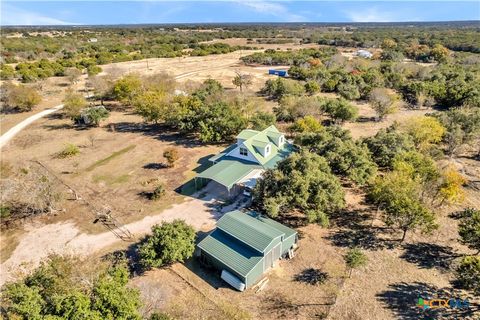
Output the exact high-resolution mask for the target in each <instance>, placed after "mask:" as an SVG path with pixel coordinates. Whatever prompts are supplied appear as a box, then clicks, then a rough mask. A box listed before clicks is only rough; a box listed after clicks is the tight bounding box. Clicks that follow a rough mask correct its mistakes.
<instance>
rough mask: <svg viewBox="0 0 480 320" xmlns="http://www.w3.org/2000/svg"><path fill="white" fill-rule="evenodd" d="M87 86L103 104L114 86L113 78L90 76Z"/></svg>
mask: <svg viewBox="0 0 480 320" xmlns="http://www.w3.org/2000/svg"><path fill="white" fill-rule="evenodd" d="M87 86H88V87H89V88H91V89H92V91H93V94H94V96H95V97H96V98H97V99H100V103H101V105H102V106H103V102H104V100H105V98H106V97H107V95H108V94H109V93H110V92H111V90H112V88H113V79H112V77H110V76H95V77H89V78H88V81H87Z"/></svg>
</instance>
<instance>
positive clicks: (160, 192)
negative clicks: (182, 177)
mask: <svg viewBox="0 0 480 320" xmlns="http://www.w3.org/2000/svg"><path fill="white" fill-rule="evenodd" d="M165 193H166V191H165V186H164V185H163V184H159V185H158V186H157V187H156V188H155V189H154V190H153V192H152V194H151V195H150V199H151V200H159V199H161V198H162V197H163V196H164V195H165Z"/></svg>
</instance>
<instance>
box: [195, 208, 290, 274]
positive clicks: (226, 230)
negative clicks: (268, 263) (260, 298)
mask: <svg viewBox="0 0 480 320" xmlns="http://www.w3.org/2000/svg"><path fill="white" fill-rule="evenodd" d="M296 233H297V232H296V231H295V230H293V229H290V228H288V227H286V226H284V225H282V224H280V223H278V222H276V221H273V220H272V219H269V218H267V217H264V216H261V215H259V214H258V213H256V212H249V213H245V212H242V211H238V210H237V211H231V212H228V213H226V214H225V215H224V216H223V217H222V218H220V219H219V220H218V222H217V228H216V229H215V230H214V231H213V232H212V233H211V234H209V235H208V236H207V237H205V238H204V239H203V240H202V241H201V242H200V243H199V244H198V247H199V248H200V249H201V250H203V251H204V252H206V253H208V254H209V255H210V256H212V257H213V258H215V259H217V260H218V261H220V262H222V263H223V264H224V265H226V266H227V267H229V268H230V269H232V270H234V271H235V272H237V273H238V274H240V275H241V276H244V277H246V276H247V275H248V274H249V272H250V271H251V270H252V269H253V268H254V267H255V266H256V265H257V264H258V263H259V262H260V261H262V259H263V254H264V253H263V252H264V250H265V249H267V247H268V246H269V245H270V244H271V243H272V242H273V241H274V240H275V239H276V238H278V237H283V238H288V237H290V236H292V235H294V234H296Z"/></svg>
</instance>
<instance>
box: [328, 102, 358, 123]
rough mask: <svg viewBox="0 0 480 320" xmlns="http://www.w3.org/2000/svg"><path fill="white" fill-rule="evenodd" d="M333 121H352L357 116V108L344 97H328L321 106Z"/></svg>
mask: <svg viewBox="0 0 480 320" xmlns="http://www.w3.org/2000/svg"><path fill="white" fill-rule="evenodd" d="M323 109H324V110H325V113H327V114H328V115H329V116H330V118H332V120H333V121H335V122H337V121H339V122H344V121H354V120H355V119H357V117H358V108H357V107H356V106H354V105H353V104H351V103H349V102H348V101H346V100H345V99H329V100H327V101H326V102H325V105H324V106H323Z"/></svg>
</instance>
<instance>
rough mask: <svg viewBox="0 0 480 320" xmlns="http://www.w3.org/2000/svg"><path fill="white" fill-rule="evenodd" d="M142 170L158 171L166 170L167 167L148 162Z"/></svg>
mask: <svg viewBox="0 0 480 320" xmlns="http://www.w3.org/2000/svg"><path fill="white" fill-rule="evenodd" d="M143 168H144V169H149V170H160V169H164V168H168V166H167V165H166V164H165V163H161V162H150V163H147V164H146V165H144V166H143Z"/></svg>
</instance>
